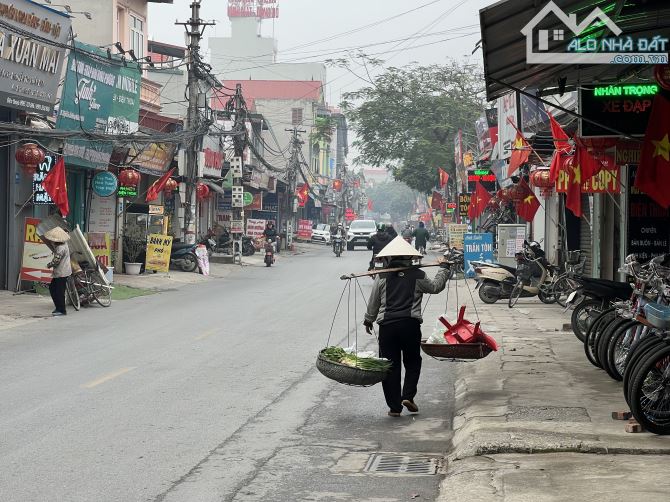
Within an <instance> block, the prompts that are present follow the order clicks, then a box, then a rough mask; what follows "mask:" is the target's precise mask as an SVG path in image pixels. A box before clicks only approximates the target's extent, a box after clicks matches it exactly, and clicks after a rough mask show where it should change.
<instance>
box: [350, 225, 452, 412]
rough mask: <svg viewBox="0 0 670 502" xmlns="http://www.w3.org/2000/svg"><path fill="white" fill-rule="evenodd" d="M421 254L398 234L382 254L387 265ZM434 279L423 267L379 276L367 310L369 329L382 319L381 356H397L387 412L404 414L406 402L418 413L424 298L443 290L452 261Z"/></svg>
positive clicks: (404, 263) (386, 385)
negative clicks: (402, 375) (402, 366)
mask: <svg viewBox="0 0 670 502" xmlns="http://www.w3.org/2000/svg"><path fill="white" fill-rule="evenodd" d="M421 257H422V255H421V253H420V252H418V251H417V250H416V249H415V248H414V247H413V246H412V245H411V244H409V243H408V242H407V241H406V240H405V239H403V238H402V237H400V236H398V237H396V238H395V239H393V241H391V243H390V244H388V245H387V246H386V247H385V248H384V249H383V250H382V251H381V252H380V253H379V254H378V255H377V258H378V259H382V260H383V261H384V265H385V266H384V268H402V267H411V266H412V261H413V260H414V259H416V258H419V259H420V258H421ZM440 267H441V268H440V271H439V272H438V273H437V275H436V276H435V278H434V279H429V278H428V277H426V273H425V272H424V271H423V270H421V269H419V268H410V269H408V270H404V271H399V272H385V273H382V274H379V275H378V276H377V277H376V278H375V282H374V285H373V286H372V293H370V300H369V301H368V309H367V312H366V313H365V321H364V322H363V324H364V325H365V329H366V331H367V332H368V333H369V334H372V333H373V327H374V324H373V323H374V322H375V321H376V322H377V324H378V325H379V356H380V357H384V358H386V359H389V360H390V361H391V362H392V367H391V371H390V372H389V374H388V376H387V377H386V379H385V380H384V381H383V382H382V388H383V390H384V397H385V398H386V404H388V407H389V412H388V415H389V416H391V417H399V416H400V414H401V413H402V410H403V407H405V408H407V410H408V411H409V412H411V413H417V412H418V411H419V407H418V406H417V405H416V403H415V402H414V397H415V396H416V393H417V385H418V383H419V376H420V375H421V323H422V322H423V318H422V317H421V302H422V300H423V295H424V293H428V294H437V293H440V292H441V291H442V290H444V287H445V285H446V284H447V279H448V277H449V270H448V267H449V264H448V263H447V262H442V263H441V265H440ZM402 364H404V365H405V382H404V385H403V386H402V388H401V385H400V384H401V382H400V380H401V365H402Z"/></svg>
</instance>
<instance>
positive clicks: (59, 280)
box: [43, 227, 72, 316]
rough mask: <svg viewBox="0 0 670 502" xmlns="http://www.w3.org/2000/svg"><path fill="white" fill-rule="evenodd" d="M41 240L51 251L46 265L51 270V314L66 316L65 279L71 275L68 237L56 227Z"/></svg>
mask: <svg viewBox="0 0 670 502" xmlns="http://www.w3.org/2000/svg"><path fill="white" fill-rule="evenodd" d="M43 240H44V241H45V243H46V244H47V246H48V247H49V249H51V250H52V251H53V258H52V259H51V261H50V262H49V263H48V264H47V267H48V268H50V269H52V271H51V282H50V283H49V293H51V299H52V300H53V302H54V306H55V307H56V309H55V310H54V311H53V312H52V313H51V314H52V315H53V316H63V315H67V311H66V309H65V289H66V288H67V278H68V277H70V276H71V275H72V266H71V265H70V248H69V247H68V245H67V241H69V240H70V236H69V235H68V233H67V232H66V231H65V230H63V229H62V228H61V227H56V228H52V229H51V230H49V231H48V232H46V233H45V234H44V239H43Z"/></svg>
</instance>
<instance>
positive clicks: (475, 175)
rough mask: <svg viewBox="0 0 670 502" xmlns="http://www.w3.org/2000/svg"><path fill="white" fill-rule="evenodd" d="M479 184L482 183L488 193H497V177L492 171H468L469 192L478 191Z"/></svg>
mask: <svg viewBox="0 0 670 502" xmlns="http://www.w3.org/2000/svg"><path fill="white" fill-rule="evenodd" d="M477 182H479V183H481V185H482V186H483V187H484V189H485V190H486V191H487V192H495V191H496V190H497V186H496V175H495V174H494V173H493V171H492V170H491V169H472V170H470V171H468V192H474V191H475V190H476V189H477Z"/></svg>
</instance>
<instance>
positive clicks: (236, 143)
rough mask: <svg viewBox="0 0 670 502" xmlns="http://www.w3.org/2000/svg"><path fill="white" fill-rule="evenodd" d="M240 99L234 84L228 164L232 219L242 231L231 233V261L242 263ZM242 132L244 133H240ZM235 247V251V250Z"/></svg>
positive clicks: (239, 86) (242, 118)
mask: <svg viewBox="0 0 670 502" xmlns="http://www.w3.org/2000/svg"><path fill="white" fill-rule="evenodd" d="M242 103H243V99H242V84H237V85H236V86H235V96H234V97H233V106H234V110H235V121H234V123H233V131H234V132H235V133H237V134H236V135H235V136H233V148H234V150H235V158H234V159H233V161H232V162H231V164H230V168H231V170H232V171H233V189H232V190H233V221H234V222H235V221H236V222H237V226H238V229H239V227H240V226H241V227H242V228H241V229H242V232H241V233H240V232H232V234H233V239H234V242H233V261H234V260H235V259H239V262H240V265H242V244H243V239H242V237H243V235H244V203H243V197H244V149H245V147H246V144H247V137H246V127H247V125H246V123H245V120H246V114H245V112H244V109H243V106H242ZM242 133H245V134H244V135H242ZM235 248H237V251H236V250H235ZM238 253H239V254H238Z"/></svg>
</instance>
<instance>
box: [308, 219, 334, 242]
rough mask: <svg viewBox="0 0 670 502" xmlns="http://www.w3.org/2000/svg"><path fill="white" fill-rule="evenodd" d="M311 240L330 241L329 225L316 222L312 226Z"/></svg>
mask: <svg viewBox="0 0 670 502" xmlns="http://www.w3.org/2000/svg"><path fill="white" fill-rule="evenodd" d="M312 240H313V241H316V242H323V243H324V244H329V243H330V225H327V224H325V223H317V224H316V225H314V226H313V227H312Z"/></svg>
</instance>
